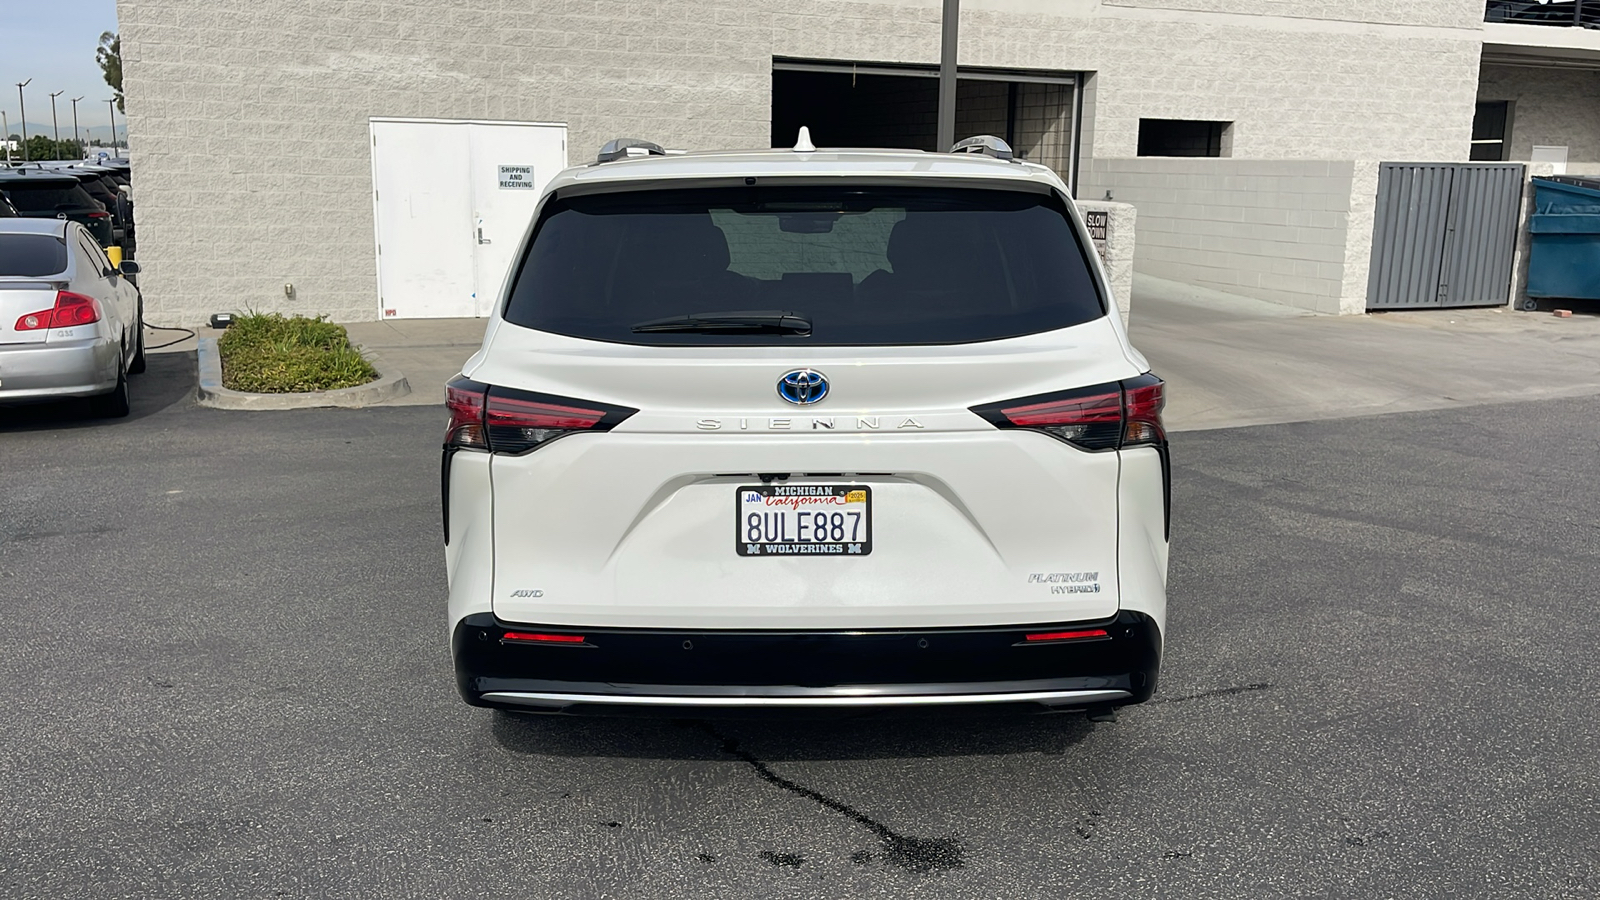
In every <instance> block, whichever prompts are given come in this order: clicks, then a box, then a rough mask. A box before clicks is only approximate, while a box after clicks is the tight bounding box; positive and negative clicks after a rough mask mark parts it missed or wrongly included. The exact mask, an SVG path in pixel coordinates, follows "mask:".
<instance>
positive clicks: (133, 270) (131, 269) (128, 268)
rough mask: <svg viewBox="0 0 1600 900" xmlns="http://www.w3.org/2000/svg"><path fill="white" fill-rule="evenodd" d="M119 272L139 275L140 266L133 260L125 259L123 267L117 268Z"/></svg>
mask: <svg viewBox="0 0 1600 900" xmlns="http://www.w3.org/2000/svg"><path fill="white" fill-rule="evenodd" d="M117 271H119V272H121V273H122V274H124V275H137V274H139V264H138V263H136V262H134V261H133V260H131V259H125V260H123V261H122V265H120V266H118V267H117Z"/></svg>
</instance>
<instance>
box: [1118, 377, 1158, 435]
mask: <svg viewBox="0 0 1600 900" xmlns="http://www.w3.org/2000/svg"><path fill="white" fill-rule="evenodd" d="M1166 388H1167V385H1166V382H1164V381H1162V380H1161V379H1159V378H1157V377H1156V376H1154V375H1151V374H1150V373H1149V372H1146V373H1144V374H1143V375H1140V376H1139V377H1138V378H1130V379H1128V380H1127V381H1124V382H1123V383H1122V413H1123V425H1122V446H1124V447H1130V446H1137V445H1139V444H1155V445H1158V446H1159V445H1161V444H1165V443H1166V442H1167V429H1166V427H1165V426H1164V425H1162V424H1161V408H1162V407H1164V406H1166V405H1167V392H1166Z"/></svg>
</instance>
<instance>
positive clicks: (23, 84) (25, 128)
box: [17, 78, 33, 162]
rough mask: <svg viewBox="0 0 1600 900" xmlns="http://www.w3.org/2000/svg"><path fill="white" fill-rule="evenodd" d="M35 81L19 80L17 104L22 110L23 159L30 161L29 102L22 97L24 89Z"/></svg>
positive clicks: (30, 79)
mask: <svg viewBox="0 0 1600 900" xmlns="http://www.w3.org/2000/svg"><path fill="white" fill-rule="evenodd" d="M32 83H33V79H32V78H29V79H28V80H27V81H19V82H17V106H18V107H20V109H21V112H22V161H23V162H27V161H28V104H27V103H26V102H24V101H23V99H22V89H23V88H25V87H27V86H28V85H30V84H32Z"/></svg>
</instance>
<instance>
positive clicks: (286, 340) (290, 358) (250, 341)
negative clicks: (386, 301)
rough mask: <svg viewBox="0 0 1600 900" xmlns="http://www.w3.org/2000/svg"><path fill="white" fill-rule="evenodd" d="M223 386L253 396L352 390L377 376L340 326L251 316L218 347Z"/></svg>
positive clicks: (239, 320)
mask: <svg viewBox="0 0 1600 900" xmlns="http://www.w3.org/2000/svg"><path fill="white" fill-rule="evenodd" d="M217 349H218V351H219V352H221V354H222V386H223V387H225V388H229V389H231V390H235V391H249V392H251V393H255V394H290V393H302V392H305V391H331V390H335V389H337V388H347V387H355V386H356V385H358V384H366V383H367V382H369V381H373V380H374V379H376V378H377V377H378V370H377V369H374V368H373V367H372V363H369V362H367V360H366V359H365V358H364V357H362V355H361V351H359V350H357V349H356V348H355V347H353V346H351V344H350V335H349V334H347V333H346V332H345V330H344V326H343V325H335V324H334V323H332V322H329V321H326V320H324V319H323V318H322V317H321V316H318V317H316V318H314V319H313V318H307V317H306V316H283V315H281V314H279V313H265V314H263V313H250V314H249V315H243V316H236V317H235V318H234V320H233V326H232V327H231V328H229V329H228V330H227V331H225V332H223V335H222V339H221V340H219V341H217Z"/></svg>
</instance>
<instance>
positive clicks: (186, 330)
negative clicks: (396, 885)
mask: <svg viewBox="0 0 1600 900" xmlns="http://www.w3.org/2000/svg"><path fill="white" fill-rule="evenodd" d="M144 327H146V328H148V329H150V330H151V331H181V332H183V337H181V338H178V339H177V340H175V341H167V342H166V343H165V344H155V345H153V346H152V345H148V344H147V345H145V349H146V350H160V349H161V348H162V347H171V346H172V345H173V344H181V343H183V342H184V341H187V340H188V339H189V338H192V337H194V336H195V334H194V330H193V329H190V328H169V327H167V326H166V325H151V324H150V323H149V322H146V323H144Z"/></svg>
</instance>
